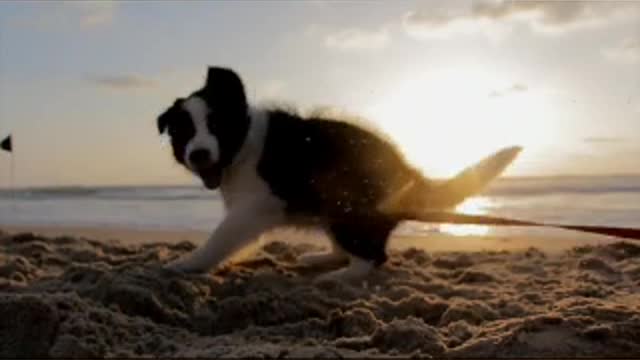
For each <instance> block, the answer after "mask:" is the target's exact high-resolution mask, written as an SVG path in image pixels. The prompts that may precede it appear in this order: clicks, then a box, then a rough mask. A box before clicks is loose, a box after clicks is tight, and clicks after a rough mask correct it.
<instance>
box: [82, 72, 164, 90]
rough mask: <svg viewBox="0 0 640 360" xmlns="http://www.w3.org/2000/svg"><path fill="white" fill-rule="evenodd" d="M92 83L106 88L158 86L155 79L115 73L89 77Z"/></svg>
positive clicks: (120, 88) (123, 88)
mask: <svg viewBox="0 0 640 360" xmlns="http://www.w3.org/2000/svg"><path fill="white" fill-rule="evenodd" d="M88 80H89V81H90V82H91V83H93V84H95V85H97V86H100V87H105V88H110V89H116V90H128V89H137V88H148V87H154V86H156V83H155V81H153V80H151V79H148V78H144V77H140V76H136V75H115V76H96V77H89V79H88Z"/></svg>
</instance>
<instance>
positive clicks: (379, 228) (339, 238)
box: [318, 215, 397, 280]
mask: <svg viewBox="0 0 640 360" xmlns="http://www.w3.org/2000/svg"><path fill="white" fill-rule="evenodd" d="M396 225H397V221H396V220H393V219H390V218H387V217H386V216H383V215H381V216H374V217H367V218H351V219H346V220H345V221H340V222H339V223H335V224H332V225H331V232H332V234H333V237H334V241H335V242H336V243H337V244H339V245H340V248H342V249H344V250H346V252H348V253H349V255H351V256H350V258H351V261H350V262H349V265H348V266H346V267H344V268H342V269H338V270H335V271H332V272H329V273H327V274H324V275H321V276H320V277H319V278H318V280H326V279H333V280H353V279H358V278H362V277H364V276H366V275H367V274H368V273H369V272H370V271H371V270H372V269H373V268H375V267H377V266H380V265H382V264H383V263H385V262H386V260H387V254H386V247H387V241H388V238H389V235H390V234H391V231H393V229H394V228H395V227H396Z"/></svg>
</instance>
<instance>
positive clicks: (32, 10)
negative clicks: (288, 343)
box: [9, 0, 119, 30]
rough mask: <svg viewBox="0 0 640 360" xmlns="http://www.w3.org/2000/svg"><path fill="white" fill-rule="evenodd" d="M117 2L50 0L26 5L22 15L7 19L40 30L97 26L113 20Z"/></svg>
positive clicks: (17, 24)
mask: <svg viewBox="0 0 640 360" xmlns="http://www.w3.org/2000/svg"><path fill="white" fill-rule="evenodd" d="M118 6H119V4H118V3H117V2H115V1H106V0H105V1H102V0H100V1H60V2H56V1H51V2H39V3H37V6H31V7H28V8H27V9H28V12H27V13H26V14H25V15H24V16H19V17H14V18H11V19H9V23H10V24H12V25H16V26H20V27H29V28H36V29H40V30H51V29H60V28H62V29H64V28H68V27H70V26H71V27H76V26H80V27H82V28H85V29H90V28H97V27H100V26H104V25H108V24H111V23H112V22H113V19H114V16H115V14H116V11H117V9H118Z"/></svg>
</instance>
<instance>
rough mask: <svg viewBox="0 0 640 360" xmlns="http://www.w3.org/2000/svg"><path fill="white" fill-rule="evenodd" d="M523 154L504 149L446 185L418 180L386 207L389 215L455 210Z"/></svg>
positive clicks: (393, 197) (387, 203)
mask: <svg viewBox="0 0 640 360" xmlns="http://www.w3.org/2000/svg"><path fill="white" fill-rule="evenodd" d="M521 151H522V148H521V147H519V146H513V147H508V148H505V149H502V150H500V151H498V152H496V153H494V154H492V155H490V156H488V157H486V158H484V159H483V160H481V161H479V162H478V163H476V164H474V165H472V166H470V167H467V168H466V169H464V170H463V171H461V172H460V173H459V174H458V175H456V176H454V177H453V178H451V179H448V180H444V181H433V180H423V179H419V180H418V179H416V180H415V181H414V182H411V183H408V184H407V185H406V186H405V187H404V188H403V189H401V190H400V191H399V192H398V193H396V194H395V195H394V196H392V197H391V198H389V199H387V201H385V202H384V203H383V204H382V205H381V210H383V211H385V212H402V213H406V212H411V211H412V210H414V211H416V212H420V213H421V212H423V211H425V210H443V209H451V208H454V207H455V206H456V205H458V204H460V203H461V202H463V201H464V200H465V199H467V198H468V197H470V196H473V195H477V194H478V193H480V192H481V191H483V190H484V189H485V188H486V187H487V185H489V184H490V183H491V181H493V180H494V179H495V178H496V177H498V176H499V175H500V174H502V172H503V171H504V170H505V169H506V168H507V166H509V164H511V163H512V162H513V160H514V159H515V158H516V157H517V156H518V154H519V153H520V152H521Z"/></svg>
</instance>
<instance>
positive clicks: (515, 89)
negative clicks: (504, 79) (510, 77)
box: [489, 83, 529, 98]
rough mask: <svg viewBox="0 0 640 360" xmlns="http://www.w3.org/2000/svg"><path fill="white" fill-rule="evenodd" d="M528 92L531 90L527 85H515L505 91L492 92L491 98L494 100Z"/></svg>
mask: <svg viewBox="0 0 640 360" xmlns="http://www.w3.org/2000/svg"><path fill="white" fill-rule="evenodd" d="M527 90H529V87H528V86H527V85H525V84H521V83H515V84H513V85H511V86H509V87H508V88H505V89H501V90H493V91H492V92H490V93H489V97H492V98H496V97H503V96H507V95H512V94H517V93H522V92H525V91H527Z"/></svg>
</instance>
